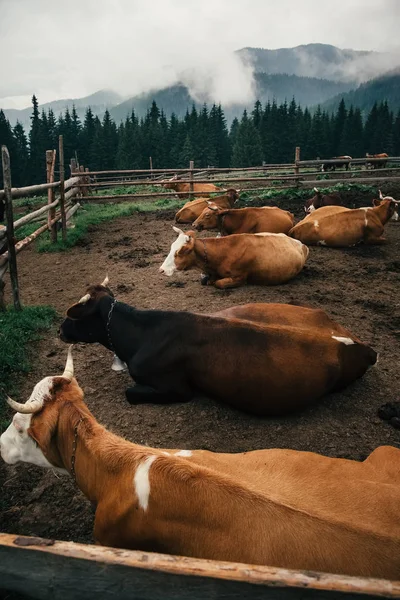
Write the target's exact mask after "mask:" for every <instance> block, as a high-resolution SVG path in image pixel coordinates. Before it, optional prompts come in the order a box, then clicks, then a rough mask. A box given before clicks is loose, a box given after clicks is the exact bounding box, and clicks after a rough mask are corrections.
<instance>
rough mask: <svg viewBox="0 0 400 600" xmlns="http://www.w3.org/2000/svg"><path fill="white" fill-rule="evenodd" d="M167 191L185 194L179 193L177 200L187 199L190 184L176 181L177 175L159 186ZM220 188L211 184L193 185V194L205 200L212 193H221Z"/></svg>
mask: <svg viewBox="0 0 400 600" xmlns="http://www.w3.org/2000/svg"><path fill="white" fill-rule="evenodd" d="M161 185H162V186H163V187H164V188H165V189H167V190H174V191H175V192H185V193H180V194H179V198H189V196H190V193H189V192H190V183H185V182H181V181H179V179H178V176H177V175H174V177H172V178H171V179H169V180H168V181H165V182H163V183H162V184H161ZM221 191H222V190H221V188H219V187H217V186H216V185H214V184H213V183H193V193H195V194H196V196H199V197H204V196H206V197H207V198H208V197H209V196H210V194H211V193H213V192H221Z"/></svg>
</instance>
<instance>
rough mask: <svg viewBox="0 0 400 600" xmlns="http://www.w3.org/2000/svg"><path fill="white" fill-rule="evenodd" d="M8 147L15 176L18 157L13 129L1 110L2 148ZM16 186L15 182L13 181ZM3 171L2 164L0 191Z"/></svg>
mask: <svg viewBox="0 0 400 600" xmlns="http://www.w3.org/2000/svg"><path fill="white" fill-rule="evenodd" d="M2 145H4V146H7V148H8V152H9V153H10V163H11V173H12V175H13V174H14V168H15V166H16V161H17V156H16V152H15V144H14V137H13V133H12V129H11V125H10V123H9V121H8V119H7V118H6V116H5V114H4V112H3V111H2V110H1V109H0V146H2ZM12 184H13V185H14V184H15V182H14V181H12ZM3 187H4V183H3V169H2V168H1V164H0V189H3Z"/></svg>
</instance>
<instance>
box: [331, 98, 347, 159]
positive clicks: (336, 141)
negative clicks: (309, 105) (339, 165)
mask: <svg viewBox="0 0 400 600" xmlns="http://www.w3.org/2000/svg"><path fill="white" fill-rule="evenodd" d="M346 117H347V110H346V105H345V103H344V100H343V98H342V99H341V101H340V104H339V107H338V111H337V113H336V116H335V123H334V129H333V147H332V150H333V155H334V156H337V155H340V152H339V147H340V142H341V140H342V136H343V129H344V124H345V122H346Z"/></svg>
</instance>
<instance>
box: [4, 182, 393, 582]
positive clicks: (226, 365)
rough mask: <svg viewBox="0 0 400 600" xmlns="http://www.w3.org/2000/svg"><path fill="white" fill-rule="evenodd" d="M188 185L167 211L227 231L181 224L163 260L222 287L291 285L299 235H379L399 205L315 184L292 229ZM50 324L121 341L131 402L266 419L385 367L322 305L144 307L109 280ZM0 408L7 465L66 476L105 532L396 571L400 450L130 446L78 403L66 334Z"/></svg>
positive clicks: (111, 345)
mask: <svg viewBox="0 0 400 600" xmlns="http://www.w3.org/2000/svg"><path fill="white" fill-rule="evenodd" d="M165 185H168V186H170V187H171V188H172V189H176V186H177V185H178V182H176V181H171V182H167V183H166V184H165ZM198 185H200V184H198ZM210 185H211V184H210ZM173 186H175V187H173ZM214 188H215V186H214ZM182 191H185V190H182ZM188 191H189V190H188ZM197 191H198V192H199V193H200V197H199V198H197V199H195V200H193V201H189V202H188V203H186V204H185V206H184V207H183V208H182V209H181V210H180V211H178V213H177V215H176V221H177V223H179V224H181V223H191V224H192V227H194V228H195V229H196V230H198V231H202V230H203V229H217V230H218V231H219V236H218V237H207V238H197V237H196V235H195V231H194V230H191V231H188V232H186V233H185V232H183V231H182V230H180V229H178V228H177V227H174V230H175V231H176V233H177V234H178V238H177V239H176V240H175V241H174V242H173V244H172V246H171V250H170V253H169V254H168V256H167V258H166V259H165V261H164V263H163V265H162V266H161V267H160V270H161V272H163V273H165V274H166V275H172V274H173V273H174V272H175V271H177V270H185V269H190V268H198V269H200V270H201V271H202V273H203V276H202V283H205V284H208V285H215V286H216V287H217V288H227V287H235V286H238V285H242V284H244V283H246V282H252V283H256V284H263V285H266V284H267V285H271V284H279V283H283V282H285V281H288V280H290V279H291V278H292V277H294V276H295V275H297V274H298V273H299V272H300V270H301V269H302V267H303V266H304V263H305V261H306V259H307V257H308V254H309V248H308V246H309V245H313V244H320V245H324V246H333V247H340V246H353V245H355V244H357V243H359V242H364V243H367V244H379V243H382V242H383V241H384V238H383V231H384V225H385V223H387V221H388V220H389V219H390V218H391V217H393V216H394V215H395V214H397V210H398V201H396V200H394V199H393V198H391V197H384V196H383V195H382V194H380V197H379V199H376V200H374V201H373V203H372V205H371V206H370V207H365V208H361V209H349V208H345V207H344V206H342V202H341V200H340V197H338V196H337V195H330V196H329V195H328V196H324V195H322V194H320V192H319V191H318V190H316V191H315V192H316V193H315V196H314V197H313V198H312V199H310V200H309V201H308V202H307V203H306V205H305V207H304V208H305V211H306V213H307V215H306V217H305V218H304V219H303V220H302V221H300V222H299V223H297V224H294V218H293V215H292V214H291V213H289V212H287V211H284V210H281V209H280V208H278V207H263V208H242V209H238V208H234V204H235V202H236V201H237V200H238V192H237V190H233V189H230V190H227V191H226V192H225V193H223V194H221V195H220V196H217V197H213V198H210V197H204V194H206V195H207V196H209V193H210V192H215V191H218V190H216V189H207V190H204V188H202V189H199V190H195V192H197ZM59 335H60V339H61V340H62V341H63V342H66V343H68V344H74V343H78V342H84V343H100V344H102V345H103V346H104V347H105V348H107V349H109V350H110V351H111V352H113V353H114V356H115V358H116V361H117V367H116V370H117V369H118V365H120V366H123V365H126V367H127V369H128V371H129V373H130V375H131V377H132V379H133V380H134V382H135V385H133V386H132V387H130V388H128V389H127V391H126V397H127V399H128V401H129V402H130V403H131V404H138V403H155V402H156V403H161V404H163V403H170V402H187V401H189V400H191V399H193V398H195V397H196V395H197V394H198V393H199V392H200V393H203V394H206V395H208V396H211V397H213V398H214V399H216V400H217V401H221V402H223V403H225V404H229V405H231V406H233V407H234V408H236V409H239V410H243V411H247V412H251V413H253V414H256V415H259V416H270V415H282V414H283V415H286V414H289V413H293V412H296V411H299V410H300V409H303V408H305V407H307V406H309V405H310V404H312V403H315V402H317V401H318V400H319V399H321V398H322V397H323V396H325V395H326V394H329V393H331V392H335V391H338V390H341V389H343V388H345V387H346V386H348V385H349V384H351V383H353V382H354V381H355V380H357V379H359V378H360V377H362V376H363V375H364V374H365V372H366V371H367V369H368V368H369V367H371V366H372V365H375V364H376V362H377V353H376V352H375V351H374V350H373V349H372V348H371V347H370V346H368V345H367V344H365V343H363V342H362V341H361V340H360V339H358V338H357V337H356V336H355V335H354V334H353V333H352V332H350V331H348V330H347V329H346V328H344V327H342V326H341V325H340V324H339V323H336V322H335V321H334V320H333V319H331V318H330V317H329V316H328V315H327V314H326V313H325V312H324V311H323V310H321V309H315V308H310V307H305V306H297V305H292V304H263V303H256V304H246V305H240V306H233V307H230V308H227V309H225V310H221V311H219V312H217V313H209V314H198V313H194V312H186V311H163V310H139V309H137V308H135V307H133V306H130V305H128V304H124V303H123V302H120V301H117V299H116V298H115V297H114V294H113V292H112V291H111V289H110V287H109V280H108V277H106V279H105V280H104V281H103V282H102V283H101V284H98V285H92V286H90V287H89V288H88V289H87V290H86V291H85V293H84V295H83V296H82V297H81V298H80V299H79V300H78V301H77V302H76V303H75V304H73V305H72V306H70V307H69V308H68V310H67V315H66V318H65V320H64V321H63V323H62V324H61V327H60V332H59ZM8 403H9V405H10V406H11V408H13V409H14V411H15V415H14V418H13V420H12V423H11V424H10V426H9V427H8V429H7V430H6V431H5V432H4V433H3V434H2V436H1V438H0V449H1V456H2V458H3V459H4V461H5V462H6V463H8V464H15V463H17V462H19V461H24V462H29V463H32V464H36V465H39V466H41V467H46V468H51V469H53V470H56V471H59V472H60V473H69V474H71V475H72V477H73V478H74V480H75V481H76V483H77V485H78V486H79V488H80V489H81V490H82V491H83V493H84V494H85V495H86V496H87V497H88V498H89V499H90V501H91V502H92V503H93V504H94V505H95V506H96V515H95V524H94V537H95V539H96V541H97V542H98V543H101V544H104V545H108V546H114V547H122V548H132V549H141V550H148V551H158V552H166V553H171V554H177V555H184V556H193V557H198V558H207V559H216V560H230V561H236V562H244V563H252V564H263V565H273V566H277V567H285V568H290V569H307V570H308V569H311V570H316V571H326V572H331V573H342V574H348V575H357V576H367V577H382V578H387V579H393V580H397V579H400V517H399V510H398V509H399V506H400V449H397V448H394V447H390V446H381V447H379V448H377V449H376V450H375V451H374V452H372V453H371V454H370V455H369V457H368V458H367V459H366V460H364V461H362V462H359V461H354V460H347V459H335V458H328V457H325V456H321V455H318V454H315V453H312V452H299V451H294V450H281V449H268V450H257V451H249V452H244V453H239V454H221V453H213V452H209V451H205V450H179V449H169V448H167V449H156V448H149V447H146V446H142V445H138V444H134V443H131V442H128V441H126V440H124V439H122V438H120V437H118V436H116V435H114V434H112V433H110V432H109V431H107V430H106V429H105V428H104V427H102V426H101V425H100V424H99V423H98V422H97V421H96V419H95V418H94V416H93V415H92V413H91V412H90V411H89V409H88V408H87V406H86V404H85V403H84V394H83V391H82V389H81V388H80V387H79V385H78V383H77V380H76V378H75V377H74V367H73V359H72V345H71V346H70V347H69V350H68V357H67V363H66V366H65V370H64V373H63V374H62V375H59V376H51V377H46V378H44V379H43V380H42V381H40V382H39V383H38V384H37V385H36V386H35V388H34V390H33V391H32V394H31V396H30V398H29V400H28V401H27V402H25V403H18V402H16V401H14V400H12V399H11V398H8ZM394 416H395V415H394ZM398 416H400V415H398Z"/></svg>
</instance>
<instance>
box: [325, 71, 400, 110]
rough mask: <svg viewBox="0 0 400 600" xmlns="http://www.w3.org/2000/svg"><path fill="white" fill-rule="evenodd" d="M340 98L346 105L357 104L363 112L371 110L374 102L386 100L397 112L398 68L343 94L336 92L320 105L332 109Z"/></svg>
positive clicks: (399, 94)
mask: <svg viewBox="0 0 400 600" xmlns="http://www.w3.org/2000/svg"><path fill="white" fill-rule="evenodd" d="M342 98H343V100H344V101H345V104H346V106H347V107H349V106H350V105H351V104H353V106H358V107H359V108H360V109H361V111H362V112H363V113H364V114H365V113H368V112H369V111H370V110H371V108H372V106H373V105H374V103H375V102H378V103H379V102H384V101H385V100H387V103H388V105H389V107H390V108H391V110H393V111H394V112H395V113H397V111H398V110H399V109H400V69H395V70H393V71H390V72H389V73H385V74H384V75H381V76H380V77H376V78H375V79H372V80H371V81H367V82H366V83H362V84H361V85H360V86H359V87H358V88H356V89H354V90H351V91H349V92H347V93H345V94H338V95H337V96H335V97H334V98H331V99H330V100H327V101H326V102H324V103H323V104H322V107H323V108H325V109H326V110H328V111H334V110H336V109H337V107H338V105H339V102H340V101H341V100H342Z"/></svg>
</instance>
